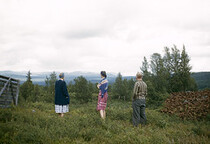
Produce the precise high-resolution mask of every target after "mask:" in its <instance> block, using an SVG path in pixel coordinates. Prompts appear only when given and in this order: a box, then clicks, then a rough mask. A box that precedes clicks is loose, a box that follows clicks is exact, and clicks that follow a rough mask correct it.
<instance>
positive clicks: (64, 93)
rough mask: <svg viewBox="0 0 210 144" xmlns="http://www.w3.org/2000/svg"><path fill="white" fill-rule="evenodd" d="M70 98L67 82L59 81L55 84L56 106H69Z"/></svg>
mask: <svg viewBox="0 0 210 144" xmlns="http://www.w3.org/2000/svg"><path fill="white" fill-rule="evenodd" d="M69 101H70V96H69V93H68V90H67V87H66V82H65V81H63V80H57V81H56V82H55V105H68V104H69Z"/></svg>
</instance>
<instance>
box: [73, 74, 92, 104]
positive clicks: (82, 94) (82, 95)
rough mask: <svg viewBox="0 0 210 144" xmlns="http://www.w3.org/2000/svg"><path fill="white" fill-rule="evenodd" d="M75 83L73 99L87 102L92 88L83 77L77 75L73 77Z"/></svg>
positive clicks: (90, 98) (89, 99)
mask: <svg viewBox="0 0 210 144" xmlns="http://www.w3.org/2000/svg"><path fill="white" fill-rule="evenodd" d="M74 82H75V85H74V90H75V96H76V97H75V99H76V100H77V101H78V102H80V103H87V102H89V101H91V100H92V89H90V85H89V83H88V81H87V80H86V79H85V78H84V77H83V76H79V77H77V78H75V79H74Z"/></svg>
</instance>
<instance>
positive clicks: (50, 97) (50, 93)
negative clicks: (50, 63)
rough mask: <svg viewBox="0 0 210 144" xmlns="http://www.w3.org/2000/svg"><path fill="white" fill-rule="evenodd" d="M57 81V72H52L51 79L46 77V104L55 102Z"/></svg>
mask: <svg viewBox="0 0 210 144" xmlns="http://www.w3.org/2000/svg"><path fill="white" fill-rule="evenodd" d="M56 80H57V76H56V73H55V72H52V73H51V74H50V76H49V77H48V76H46V80H45V92H44V93H45V94H44V101H46V102H53V101H54V97H55V82H56Z"/></svg>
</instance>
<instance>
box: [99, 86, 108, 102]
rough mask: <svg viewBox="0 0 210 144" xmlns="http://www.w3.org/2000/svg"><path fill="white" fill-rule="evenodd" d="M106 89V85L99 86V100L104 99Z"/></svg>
mask: <svg viewBox="0 0 210 144" xmlns="http://www.w3.org/2000/svg"><path fill="white" fill-rule="evenodd" d="M107 89H108V83H104V84H102V85H100V90H101V98H103V97H104V94H105V93H106V92H107Z"/></svg>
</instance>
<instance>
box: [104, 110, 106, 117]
mask: <svg viewBox="0 0 210 144" xmlns="http://www.w3.org/2000/svg"><path fill="white" fill-rule="evenodd" d="M103 112H104V119H105V118H106V111H105V110H103Z"/></svg>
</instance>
